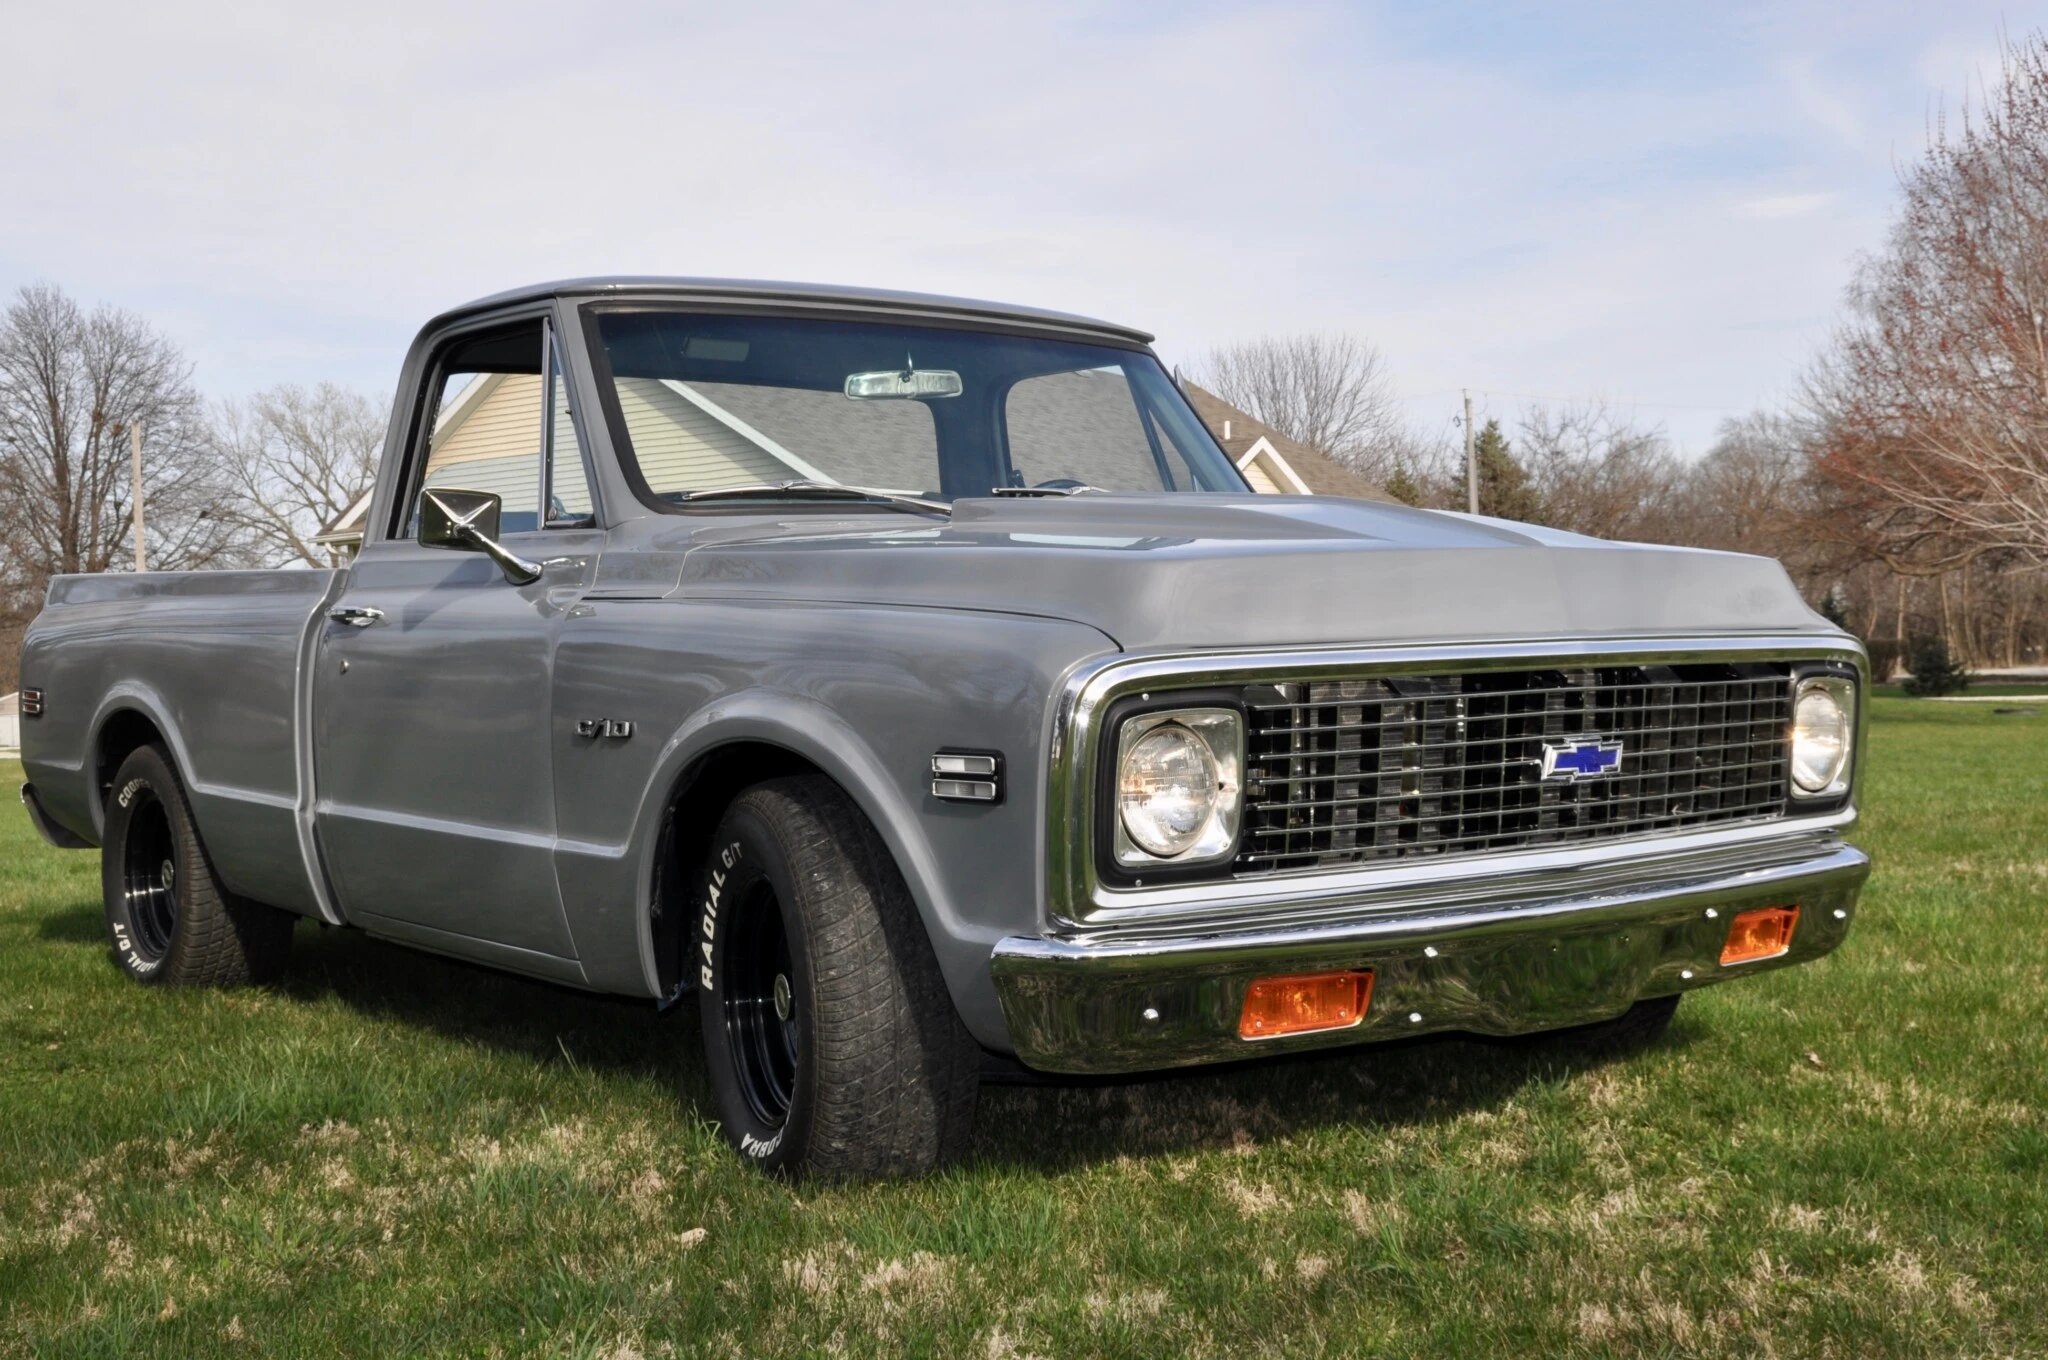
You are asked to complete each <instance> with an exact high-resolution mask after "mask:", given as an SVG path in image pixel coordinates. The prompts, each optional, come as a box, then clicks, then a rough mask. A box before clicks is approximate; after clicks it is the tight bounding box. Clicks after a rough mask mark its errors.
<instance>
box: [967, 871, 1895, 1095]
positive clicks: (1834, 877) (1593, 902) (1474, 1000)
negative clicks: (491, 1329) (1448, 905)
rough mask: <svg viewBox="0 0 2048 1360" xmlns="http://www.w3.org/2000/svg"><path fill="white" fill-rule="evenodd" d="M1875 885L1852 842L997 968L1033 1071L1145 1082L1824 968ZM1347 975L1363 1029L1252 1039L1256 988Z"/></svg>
mask: <svg viewBox="0 0 2048 1360" xmlns="http://www.w3.org/2000/svg"><path fill="white" fill-rule="evenodd" d="M1869 873H1870V861H1869V859H1868V858H1867V857H1866V856H1865V855H1863V854H1862V853H1861V852H1860V851H1858V850H1856V849H1854V848H1852V847H1850V846H1847V845H1841V844H1839V843H1835V844H1830V845H1826V846H1820V847H1815V848H1814V850H1813V852H1812V853H1811V854H1808V855H1805V856H1803V857H1800V858H1797V859H1793V860H1790V861H1788V862H1780V863H1773V864H1768V865H1763V866H1749V867H1740V868H1723V869H1719V870H1705V869H1700V870H1696V871H1694V872H1693V873H1692V874H1691V875H1689V876H1684V877H1675V878H1667V879H1664V880H1661V881H1654V882H1648V883H1636V884H1633V885H1629V886H1626V887H1620V888H1615V887H1600V888H1596V889H1591V890H1589V891H1586V892H1585V893H1584V894H1583V895H1573V896H1559V897H1551V898H1547V899H1544V900H1538V901H1526V900H1524V901H1518V902H1514V903H1512V904H1510V905H1500V904H1498V903H1496V904H1491V905H1482V906H1466V907H1463V908H1460V909H1455V910H1422V911H1408V912H1401V911H1387V912H1384V913H1381V914H1377V915H1373V916H1370V917H1366V918H1362V919H1352V920H1346V921H1341V922H1336V923H1325V924H1314V925H1301V926H1295V927H1289V928H1283V929H1269V930H1245V931H1231V932H1222V933H1214V934H1205V935H1192V936H1190V935H1182V936H1174V937H1167V938H1158V937H1154V938H1148V939H1129V938H1101V937H1094V938H1091V937H1088V936H1085V935H1073V936H1046V937H1024V936H1012V937H1010V938H1008V939H1005V940H1003V941H1001V942H1000V943H999V944H998V945H997V946H996V950H995V956H994V959H993V962H992V964H991V971H992V973H993V976H994V980H995V986H996V993H997V996H998V997H999V998H1000V1000H1001V1003H1002V1007H1003V1015H1004V1018H1005V1020H1006V1021H1007V1022H1008V1025H1009V1030H1010V1038H1011V1042H1012V1044H1013V1045H1014V1047H1015V1050H1016V1054H1017V1057H1018V1058H1019V1059H1020V1060H1021V1061H1022V1062H1024V1063H1026V1064H1027V1065H1029V1066H1031V1067H1035V1068H1039V1069H1041V1070H1043V1071H1047V1072H1073V1073H1112V1072H1141V1071H1148V1070H1155V1069H1158V1068H1166V1067H1179V1066H1185V1065H1188V1064H1193V1063H1205V1062H1227V1061H1230V1060H1233V1059H1241V1058H1249V1057H1257V1056H1261V1055H1263V1054H1267V1053H1275V1052H1290V1051H1294V1050H1298V1049H1304V1048H1326V1047H1331V1046H1334V1045H1339V1044H1354V1043H1366V1042H1370V1041H1372V1040H1376V1039H1394V1038H1403V1037H1407V1036H1409V1035H1414V1034H1427V1033H1431V1032H1433V1031H1438V1030H1462V1031H1468V1032H1472V1033H1478V1034H1523V1033H1528V1032H1531V1031H1535V1030H1546V1029H1560V1028H1564V1027H1567V1026H1571V1025H1579V1024H1586V1023H1590V1022H1592V1021H1596V1020H1604V1019H1608V1018H1610V1017H1612V1016H1616V1015H1619V1014H1621V1013H1622V1012H1623V1011H1626V1010H1627V1009H1628V1008H1629V1007H1630V1006H1631V1005H1633V1004H1634V1003H1635V1002H1637V1001H1639V1000H1642V999H1643V998H1646V997H1654V996H1667V995H1670V994H1672V993H1675V992H1681V991H1686V990H1689V989H1691V988H1694V987H1704V986H1707V985H1709V984H1711V983H1716V982H1725V981H1727V980H1728V979H1730V978H1734V977H1738V976H1742V975H1746V974H1750V973H1758V972H1764V971H1768V970H1769V969H1773V968H1782V967H1786V966H1788V965H1791V964H1795V963H1804V962H1806V961H1807V960H1809V959H1816V958H1819V957H1820V956H1821V955H1823V954H1825V953H1827V952H1829V951H1830V950H1832V949H1833V948H1834V947H1835V946H1836V945H1838V944H1840V943H1841V942H1842V941H1843V939H1844V938H1846V937H1847V935H1848V933H1849V925H1850V922H1851V920H1852V918H1853V917H1854V915H1855V907H1856V895H1857V893H1858V891H1859V890H1860V889H1861V888H1862V886H1863V881H1864V879H1865V878H1867V877H1868V876H1869ZM1793 904H1796V905H1797V906H1798V907H1799V925H1798V929H1797V931H1796V932H1795V933H1794V935H1793V938H1792V944H1791V948H1790V949H1789V950H1788V951H1787V952H1786V953H1784V954H1781V955H1779V956H1777V957H1776V958H1771V959H1763V960H1758V961H1756V962H1751V963H1738V964H1731V965H1726V966H1724V965H1723V964H1722V963H1721V961H1720V959H1721V948H1722V945H1723V943H1724V941H1725V940H1726V937H1727V933H1728V922H1729V919H1730V918H1731V917H1732V916H1733V915H1734V914H1735V913H1736V912H1738V911H1742V910H1745V909H1747V908H1750V907H1761V906H1780V905H1793ZM1339 968H1369V969H1371V970H1372V971H1373V974H1374V984H1373V994H1372V1003H1371V1007H1370V1009H1369V1010H1368V1011H1367V1013H1366V1016H1365V1019H1364V1020H1363V1021H1362V1022H1361V1023H1360V1024H1358V1025H1355V1026H1353V1027H1351V1028H1349V1029H1343V1030H1331V1031H1324V1032H1321V1033H1315V1034H1303V1035H1295V1036H1288V1037H1284V1038H1277V1039H1259V1040H1246V1039H1241V1038H1239V1037H1238V1033H1237V1023H1238V1014H1239V1012H1240V1010H1241V1009H1242V1008H1243V1005H1244V994H1245V989H1246V988H1247V987H1248V986H1249V985H1250V983H1251V981H1252V980H1253V979H1254V978H1257V977H1263V976H1267V975H1271V974H1275V973H1304V972H1318V971H1322V970H1325V969H1339Z"/></svg>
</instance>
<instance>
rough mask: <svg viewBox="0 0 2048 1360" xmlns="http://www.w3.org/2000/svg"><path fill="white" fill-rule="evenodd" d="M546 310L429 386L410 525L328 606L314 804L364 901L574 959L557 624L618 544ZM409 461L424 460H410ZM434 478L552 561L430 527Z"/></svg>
mask: <svg viewBox="0 0 2048 1360" xmlns="http://www.w3.org/2000/svg"><path fill="white" fill-rule="evenodd" d="M567 387H568V385H567V383H565V382H564V381H563V379H562V377H561V372H560V362H559V358H558V351H557V349H556V347H555V344H554V342H553V337H552V336H551V335H550V334H549V331H548V326H547V323H546V321H545V319H544V318H541V317H535V318H533V319H532V320H530V321H522V322H519V323H517V324H514V325H510V326H506V327H504V328H501V329H493V330H490V331H487V332H485V333H482V334H475V335H465V336H463V337H459V338H458V339H456V340H455V341H453V342H451V344H450V345H449V346H447V347H446V348H445V349H444V351H443V353H442V355H441V357H440V359H439V360H438V361H437V363H436V364H435V365H434V367H433V368H431V369H430V370H429V372H428V374H427V377H426V380H425V381H424V383H423V384H422V388H421V395H420V398H419V399H420V400H422V401H424V402H426V403H429V404H428V406H427V409H426V410H425V411H423V412H422V413H421V416H420V418H419V419H417V420H416V421H415V422H414V423H413V428H414V429H415V430H419V431H427V432H430V433H427V434H426V435H424V436H423V437H422V436H416V438H421V439H422V443H423V449H422V450H421V453H423V454H424V457H421V456H420V455H419V454H415V456H414V457H413V458H411V459H408V460H402V461H389V460H387V464H386V475H387V476H389V475H405V476H406V477H407V486H406V492H405V498H404V501H403V504H404V505H405V506H406V507H407V511H406V515H407V519H406V525H407V528H406V531H405V532H404V533H403V534H393V535H392V536H390V537H386V538H382V539H379V538H378V537H377V536H376V535H375V533H374V528H375V526H373V533H372V535H371V536H370V538H369V540H368V541H366V542H365V544H364V546H363V548H362V551H361V552H360V554H359V555H358V556H357V559H356V562H355V564H354V566H353V568H352V569H351V571H350V575H349V580H348V584H347V586H346V588H345V590H344V591H343V593H342V594H341V596H340V597H339V598H338V599H337V600H336V601H335V603H334V605H333V606H332V608H331V609H330V611H329V615H328V618H327V619H326V620H325V621H324V624H323V627H322V632H321V636H320V640H319V645H318V648H317V652H316V660H315V666H316V670H315V675H314V680H313V686H312V704H313V710H312V734H313V736H312V739H313V753H314V775H315V777H314V789H315V801H314V818H315V827H316V830H317V834H318V837H319V842H320V848H321V853H322V855H323V856H324V858H325V861H326V866H327V870H328V872H329V874H330V876H331V878H332V880H333V882H334V886H335V891H336V894H337V896H338V897H339V899H340V902H341V906H342V908H343V910H344V911H345V912H346V914H347V915H348V917H349V919H350V920H351V921H352V922H354V923H356V924H359V925H362V926H364V927H366V928H368V929H371V930H373V931H378V932H381V933H384V934H388V935H392V936H396V937H398V938H403V939H407V940H410V941H413V942H415V943H419V944H423V945H426V946H429V947H431V948H436V949H440V950H443V951H445V952H450V953H458V954H467V955H471V956H475V957H480V958H486V959H489V960H490V961H492V962H495V963H498V964H501V965H505V966H510V967H515V968H516V967H521V966H524V967H525V968H526V969H527V970H528V971H535V972H541V973H544V974H549V975H557V976H560V975H565V974H566V975H570V976H573V975H574V974H575V971H576V970H575V966H574V965H573V963H570V964H567V965H566V966H564V961H567V960H573V959H574V957H575V952H576V951H575V946H574V944H573V942H572V941H571V939H570V935H569V930H568V926H567V923H566V921H565V918H564V916H563V912H562V902H561V895H560V892H559V890H558V888H557V886H556V881H555V868H554V837H555V816H554V780H553V769H552V756H551V750H552V745H553V743H552V738H551V733H550V723H551V719H552V714H551V705H550V702H549V700H550V692H551V690H552V684H553V661H554V651H555V642H556V637H557V634H558V631H559V629H560V626H561V622H562V620H563V619H564V617H565V616H566V615H567V613H568V611H569V609H570V608H571V607H572V606H573V605H574V604H575V603H576V601H577V600H578V599H580V598H581V596H582V594H583V592H584V590H585V589H587V588H588V586H589V583H590V581H591V579H592V573H593V569H594V566H595V562H596V558H597V554H598V551H599V548H600V546H601V544H602V541H603V534H602V531H601V530H600V529H599V528H598V527H597V520H596V516H595V514H594V513H593V505H592V501H591V496H590V490H589V476H588V469H587V466H586V463H585V460H584V455H583V452H582V447H581V441H579V440H578V439H577V437H576V430H575V423H574V421H573V420H572V418H571V416H570V413H569V410H568V397H567ZM407 465H410V467H411V468H412V469H414V470H413V471H411V472H409V473H405V472H403V468H404V467H405V466H407ZM422 487H433V488H448V489H463V490H470V491H485V492H491V493H493V494H496V495H498V496H500V497H501V498H502V507H501V518H500V534H499V539H500V541H501V542H502V543H503V544H504V546H505V547H506V548H507V549H509V550H510V551H512V552H513V553H516V554H517V555H518V556H520V557H523V558H527V559H530V560H532V561H534V562H537V563H541V564H542V571H541V574H540V578H539V579H538V580H535V581H533V582H531V583H528V584H514V583H513V582H511V581H510V580H508V579H507V574H506V573H505V572H504V571H502V570H501V569H500V568H499V566H498V565H497V563H495V562H494V561H493V560H492V559H491V558H489V557H487V556H485V555H483V554H482V553H474V552H460V551H450V550H448V549H445V548H440V547H430V546H426V545H423V544H422V543H420V542H419V541H418V537H417V534H418V512H417V501H418V491H419V490H420V489H421V488H422Z"/></svg>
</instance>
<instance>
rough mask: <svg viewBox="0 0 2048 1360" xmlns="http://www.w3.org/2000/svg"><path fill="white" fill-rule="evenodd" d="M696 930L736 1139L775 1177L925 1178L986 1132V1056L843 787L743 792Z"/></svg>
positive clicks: (796, 783) (708, 877)
mask: <svg viewBox="0 0 2048 1360" xmlns="http://www.w3.org/2000/svg"><path fill="white" fill-rule="evenodd" d="M697 900H698V903H699V906H698V913H697V926H698V929H697V931H696V933H695V934H694V935H692V936H691V937H690V947H691V949H692V950H693V957H692V960H691V962H692V966H693V967H694V969H695V971H696V974H697V991H698V998H699V1013H700V1015H701V1017H702V1020H703V1036H704V1057H705V1064H706V1067H707V1068H708V1069H709V1072H710V1078H711V1089H712V1094H713V1097H714V1099H715V1100H716V1101H717V1105H718V1116H719V1120H720V1123H721V1124H722V1126H723V1128H724V1132H725V1137H726V1140H727V1141H728V1142H730V1143H731V1144H732V1145H733V1147H734V1148H736V1149H738V1151H739V1152H740V1154H741V1155H742V1156H744V1157H746V1158H747V1159H748V1160H749V1161H752V1162H754V1163H755V1164H757V1165H759V1166H761V1167H763V1168H764V1169H766V1170H770V1171H774V1172H779V1173H783V1174H788V1175H799V1174H812V1175H820V1176H828V1177H885V1176H913V1175H918V1174H920V1173H922V1172H925V1171H929V1170H931V1169H932V1168H933V1167H935V1166H938V1165H940V1164H941V1163H943V1162H946V1161H949V1160H951V1159H952V1158H954V1157H956V1156H958V1155H959V1154H960V1153H961V1152H962V1151H963V1150H964V1149H965V1147H966V1144H967V1142H968V1140H969V1139H970V1138H971V1136H972V1134H973V1130H974V1104H975V1097H976V1094H977V1092H978V1089H979V1084H980V1070H981V1048H980V1046H979V1045H978V1044H976V1043H975V1041H974V1038H973V1036H972V1035H970V1034H969V1033H968V1032H967V1029H966V1027H965V1026H964V1025H962V1024H961V1023H960V1017H959V1016H958V1014H957V1013H956V1012H955V1011H954V1009H953V1002H952V998H951V997H950V996H948V995H947V992H946V985H945V981H944V979H943V978H941V977H940V975H939V965H938V960H937V959H936V958H935V957H934V956H933V954H932V947H931V942H930V940H929V939H928V938H927V937H926V935H925V932H924V923H923V921H922V920H921V919H920V918H919V917H918V914H917V908H916V906H915V904H914V903H912V902H911V900H910V892H909V890H908V889H907V888H906V887H905V886H904V883H903V878H902V875H901V874H900V873H898V872H897V869H896V866H895V863H894V861H893V860H891V859H890V857H889V853H888V850H887V849H886V848H885V847H884V846H883V845H882V843H881V840H880V838H879V837H878V836H876V834H875V832H874V828H872V827H871V826H869V825H868V822H867V819H866V818H864V817H863V816H862V815H861V813H860V811H859V810H858V809H857V808H855V807H854V805H853V803H852V802H851V801H850V800H849V799H848V798H847V797H846V795H845V794H844V793H843V792H841V791H840V789H839V787H838V786H837V785H835V784H833V783H832V782H831V781H830V780H828V779H824V778H821V777H816V776H801V777H795V778H789V779H778V780H774V781H771V782H769V783H765V784H760V785H757V786H755V787H754V788H751V789H749V790H747V791H746V792H745V793H742V794H741V795H740V796H739V797H738V798H736V799H734V800H733V804H732V806H731V807H730V808H729V809H728V810H727V811H726V814H725V817H724V819H723V821H722V822H721V823H720V825H719V829H718V834H717V836H716V837H715V839H714V840H713V842H712V851H711V853H710V855H709V856H708V862H707V863H706V865H705V867H704V871H703V874H702V877H701V879H700V881H699V893H698V899H697Z"/></svg>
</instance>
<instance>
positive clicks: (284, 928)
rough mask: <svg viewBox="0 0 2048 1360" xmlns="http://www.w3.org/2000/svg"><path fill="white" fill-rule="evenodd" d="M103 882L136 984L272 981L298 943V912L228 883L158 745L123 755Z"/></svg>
mask: <svg viewBox="0 0 2048 1360" xmlns="http://www.w3.org/2000/svg"><path fill="white" fill-rule="evenodd" d="M100 888H101V891H102V892H103V894H104V895H105V898H106V911H107V933H108V935H109V936H110V938H111V939H112V942H113V948H114V961H115V962H116V963H118V964H120V966H121V970H122V971H123V972H125V973H127V974H128V976H129V977H132V978H134V979H135V980H136V981H137V982H147V983H150V984H153V985H158V986H234V985H236V984H239V983H249V982H267V981H269V980H270V979H271V978H273V977H275V976H277V974H278V973H279V972H280V971H282V969H283V968H284V964H285V959H286V956H287V955H288V954H289V953H290V951H291V941H292V924H293V922H294V920H295V919H296V918H295V917H293V916H292V915H291V914H290V913H289V912H283V911H279V910H277V909H276V908H275V907H266V906H262V905H260V904H258V903H255V902H245V901H242V900H241V899H239V898H237V897H235V896H233V895H232V894H230V893H229V892H228V890H227V889H226V888H225V887H223V886H222V884H221V881H220V879H219V878H218V877H217V876H216V875H215V874H214V872H213V863H212V861H210V860H209V859H207V857H206V847H205V846H204V845H202V844H200V841H199V829H198V828H197V827H196V826H194V825H193V822H192V809H191V808H190V806H189V805H187V803H186V802H185V790H184V787H183V786H182V785H180V784H179V782H178V776H177V774H176V773H175V772H174V771H173V770H172V769H171V762H170V759H169V757H168V756H166V755H165V754H164V752H163V751H162V750H160V749H159V748H157V747H154V746H144V747H140V748H139V749H137V750H136V751H134V752H133V753H132V754H130V755H129V757H128V758H127V759H126V760H124V761H122V762H121V769H120V771H119V772H118V773H117V774H116V775H115V776H114V791H113V793H112V795H111V796H110V797H109V798H108V800H107V825H106V839H105V841H104V843H103V844H102V845H101V847H100Z"/></svg>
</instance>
